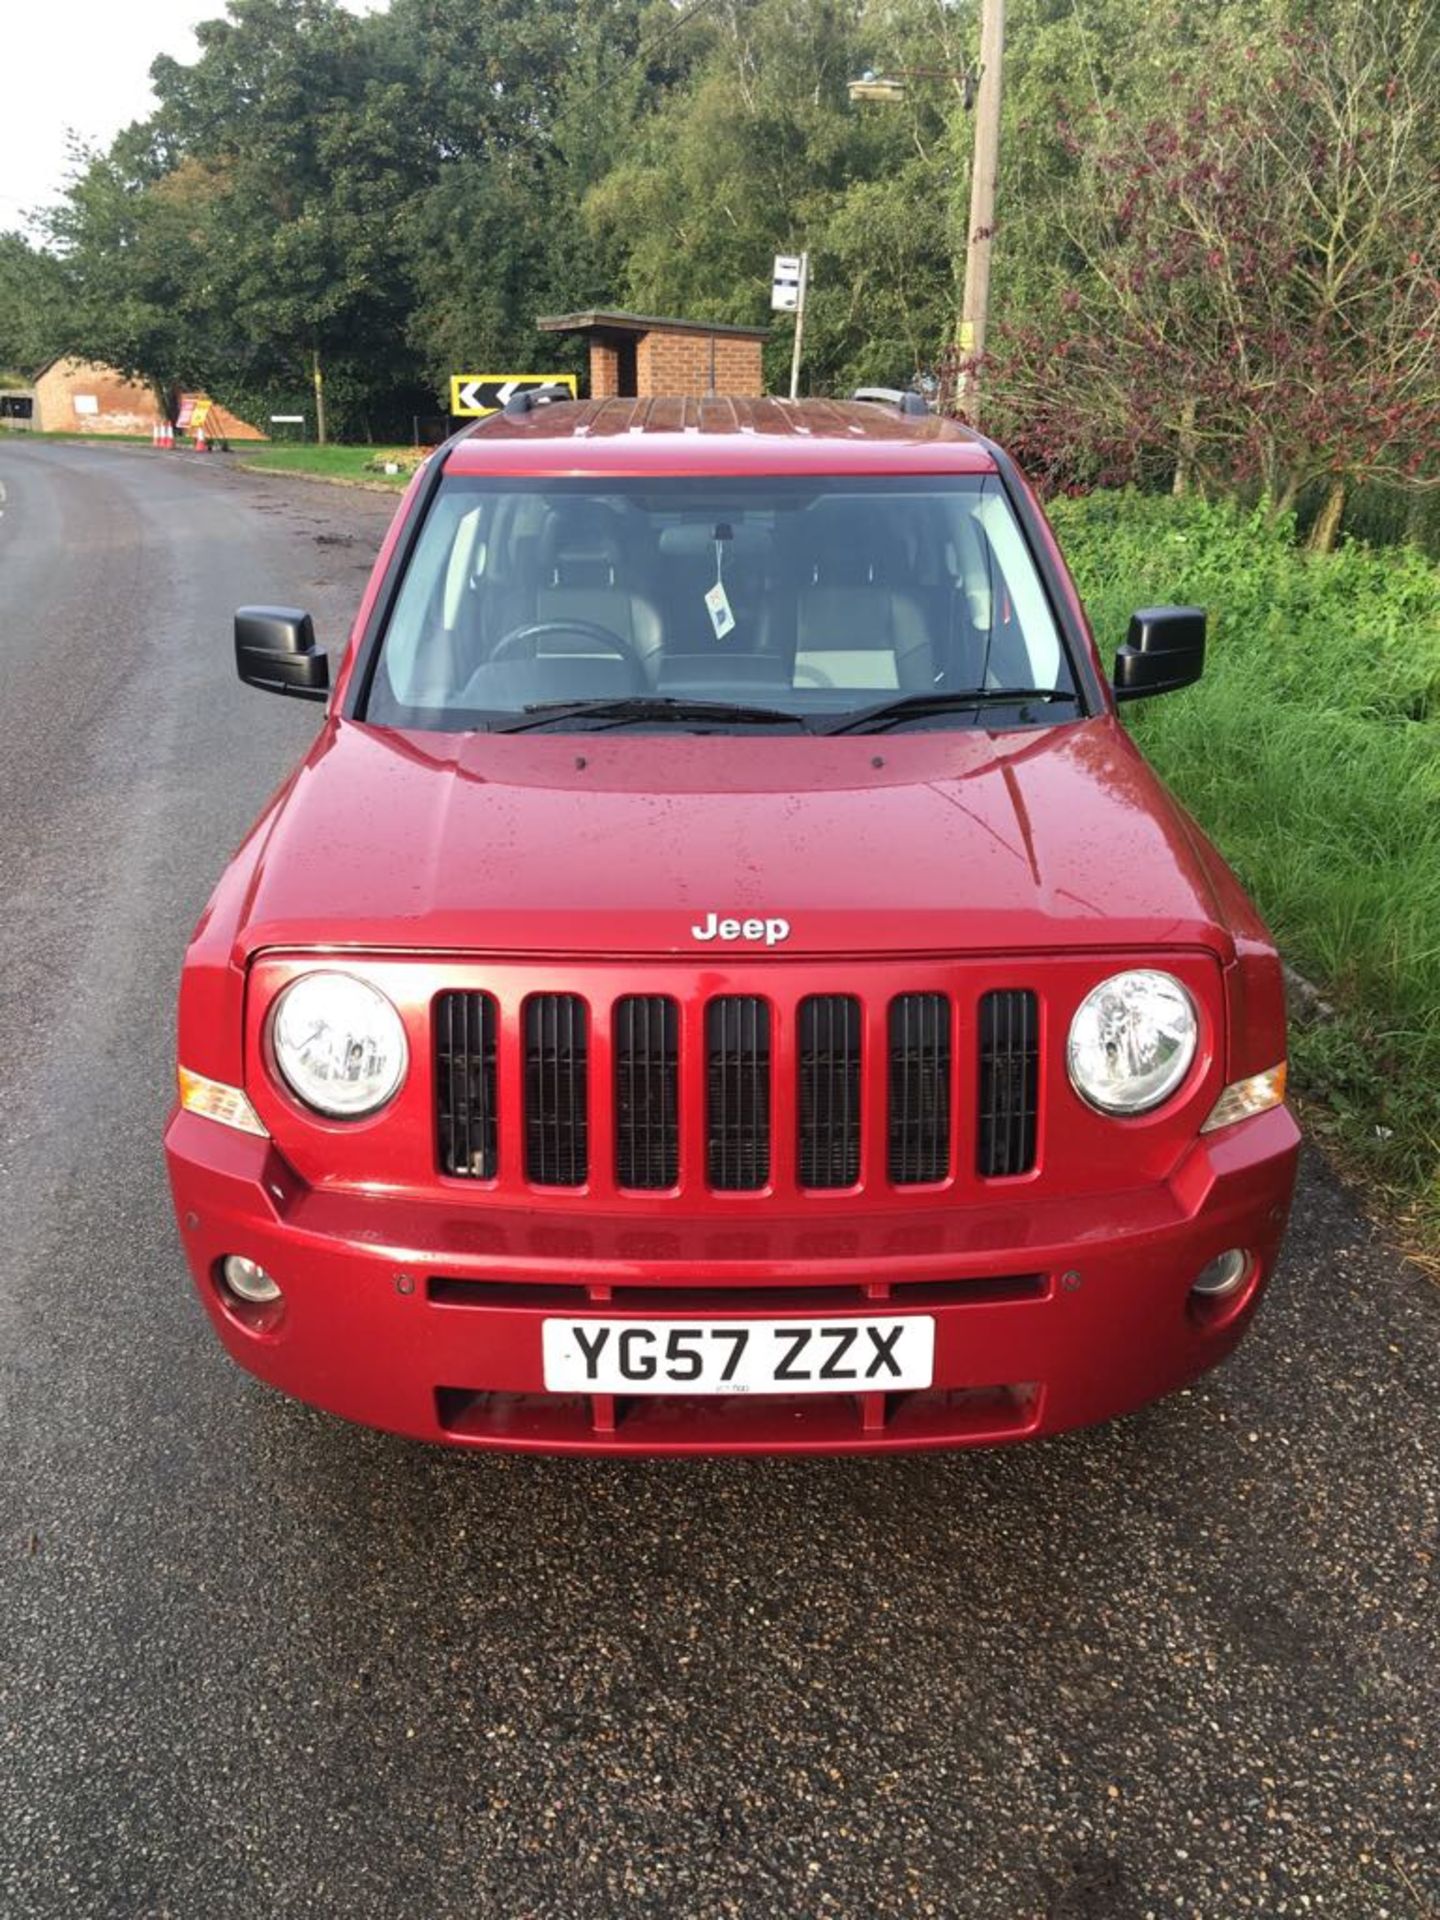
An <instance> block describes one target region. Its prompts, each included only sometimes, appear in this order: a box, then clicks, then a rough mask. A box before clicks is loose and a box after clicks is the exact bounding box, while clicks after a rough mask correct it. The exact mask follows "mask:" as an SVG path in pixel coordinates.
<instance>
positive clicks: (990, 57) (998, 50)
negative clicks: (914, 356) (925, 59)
mask: <svg viewBox="0 0 1440 1920" xmlns="http://www.w3.org/2000/svg"><path fill="white" fill-rule="evenodd" d="M1004 60H1005V0H982V4H981V12H980V88H979V92H978V93H977V94H976V97H975V161H974V166H973V169H972V171H971V175H970V230H969V233H968V235H967V237H966V245H965V295H964V300H963V303H962V305H961V309H960V338H959V341H958V343H957V344H958V346H959V348H960V357H961V359H962V360H978V359H979V358H980V356H981V355H982V354H983V353H984V351H985V326H986V322H987V321H988V320H989V317H990V237H991V233H992V232H993V230H994V226H995V176H996V173H997V172H998V170H999V165H1000V75H1001V68H1002V67H1003V65H1004ZM976 387H977V382H976V376H975V374H974V372H973V371H966V372H962V374H961V375H960V379H959V383H958V386H957V389H956V399H957V400H958V401H959V402H960V404H961V405H962V406H963V407H964V408H965V411H966V412H967V413H968V414H970V416H971V417H972V418H974V417H976V416H977V415H978V412H979V407H978V399H979V396H978V393H977V391H976Z"/></svg>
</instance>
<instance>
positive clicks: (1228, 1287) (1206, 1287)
mask: <svg viewBox="0 0 1440 1920" xmlns="http://www.w3.org/2000/svg"><path fill="white" fill-rule="evenodd" d="M1249 1277H1250V1256H1249V1254H1248V1253H1246V1251H1245V1249H1244V1248H1243V1247H1231V1248H1230V1250H1229V1252H1228V1253H1221V1254H1217V1255H1216V1257H1215V1258H1214V1259H1213V1260H1212V1261H1211V1262H1210V1264H1209V1265H1208V1266H1205V1267H1202V1268H1201V1269H1200V1271H1199V1273H1198V1274H1197V1275H1196V1276H1195V1284H1194V1286H1193V1287H1192V1288H1191V1289H1190V1291H1191V1292H1192V1293H1198V1294H1199V1295H1200V1296H1201V1298H1202V1299H1205V1300H1223V1299H1224V1298H1225V1297H1226V1295H1227V1294H1231V1293H1234V1292H1235V1290H1236V1288H1237V1287H1240V1286H1243V1285H1244V1283H1245V1281H1246V1280H1247V1279H1248V1278H1249Z"/></svg>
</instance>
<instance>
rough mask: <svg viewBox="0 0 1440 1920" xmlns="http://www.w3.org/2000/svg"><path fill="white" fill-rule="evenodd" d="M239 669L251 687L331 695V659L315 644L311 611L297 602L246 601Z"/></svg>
mask: <svg viewBox="0 0 1440 1920" xmlns="http://www.w3.org/2000/svg"><path fill="white" fill-rule="evenodd" d="M235 670H236V672H237V673H238V674H239V675H240V678H241V679H242V680H243V681H244V682H245V684H246V686H247V687H263V688H264V689H265V691H266V692H267V693H289V694H294V695H295V696H296V698H298V699H300V700H325V699H328V698H329V694H330V661H329V659H328V657H327V656H326V654H325V653H324V652H323V651H322V650H321V649H320V648H319V647H317V646H316V644H315V629H314V627H313V626H312V624H311V621H310V616H309V614H308V613H302V612H301V611H300V610H299V609H298V608H297V607H241V608H240V610H239V612H238V613H237V614H236V615H235Z"/></svg>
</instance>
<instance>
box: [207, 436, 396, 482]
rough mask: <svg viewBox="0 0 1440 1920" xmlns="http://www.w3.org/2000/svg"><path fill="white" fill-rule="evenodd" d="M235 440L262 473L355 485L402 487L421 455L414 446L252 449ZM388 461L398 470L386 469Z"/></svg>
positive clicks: (236, 447)
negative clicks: (300, 475) (292, 474)
mask: <svg viewBox="0 0 1440 1920" xmlns="http://www.w3.org/2000/svg"><path fill="white" fill-rule="evenodd" d="M231 444H232V446H233V447H234V450H235V452H236V453H237V454H238V455H239V456H240V458H241V460H242V463H243V464H244V465H245V466H247V467H254V468H256V469H257V470H258V471H259V472H261V473H304V474H310V475H311V476H313V477H314V478H316V479H320V480H333V481H335V482H337V483H338V484H340V485H343V486H352V487H388V488H395V489H399V488H402V487H404V486H405V484H406V482H407V481H408V480H409V478H410V476H411V474H412V473H413V472H414V471H415V466H416V462H417V460H418V459H419V458H420V456H419V455H417V454H416V453H415V452H414V450H413V449H412V448H410V447H283V446H266V447H258V448H256V449H255V451H254V452H251V451H250V450H249V449H248V448H245V449H243V450H242V448H241V443H240V442H239V441H232V443H231ZM387 465H390V466H394V467H395V468H396V472H394V473H386V471H385V468H386V466H387Z"/></svg>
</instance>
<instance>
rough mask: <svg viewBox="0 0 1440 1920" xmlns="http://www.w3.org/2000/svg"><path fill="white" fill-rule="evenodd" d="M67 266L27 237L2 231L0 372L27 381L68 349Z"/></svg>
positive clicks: (69, 296)
mask: <svg viewBox="0 0 1440 1920" xmlns="http://www.w3.org/2000/svg"><path fill="white" fill-rule="evenodd" d="M71 298H72V289H71V286H70V282H69V276H68V275H67V273H66V271H65V268H64V266H63V265H62V264H61V262H60V261H59V260H57V259H56V257H55V256H54V255H53V254H51V253H47V252H46V251H45V250H44V249H43V248H40V247H36V246H32V245H31V243H30V242H29V241H28V240H27V239H26V238H25V236H24V235H23V234H19V233H0V372H3V373H11V374H18V375H19V376H21V377H22V378H25V379H28V378H29V376H30V375H31V374H33V373H34V372H35V370H36V369H37V368H38V367H41V366H43V365H44V364H45V362H46V361H47V360H53V359H54V358H55V356H56V355H57V354H60V353H63V352H64V351H65V350H66V349H67V347H68V346H69V345H70V339H71V335H70V303H71Z"/></svg>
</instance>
